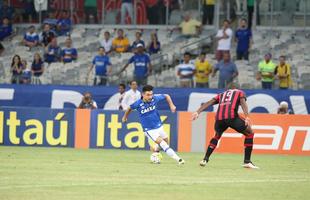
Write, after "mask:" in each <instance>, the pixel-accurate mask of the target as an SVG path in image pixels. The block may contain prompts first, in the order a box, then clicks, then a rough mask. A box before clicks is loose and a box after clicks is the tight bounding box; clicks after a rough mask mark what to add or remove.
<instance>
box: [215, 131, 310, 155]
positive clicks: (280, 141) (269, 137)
mask: <svg viewBox="0 0 310 200" xmlns="http://www.w3.org/2000/svg"><path fill="white" fill-rule="evenodd" d="M252 129H253V130H254V132H255V135H254V146H253V149H257V150H288V151H289V150H292V149H294V148H300V145H298V146H297V147H296V146H293V143H294V141H295V140H296V138H297V137H298V136H299V134H302V135H303V136H304V135H305V136H304V140H303V141H302V142H301V150H302V151H310V126H288V128H287V132H286V130H284V128H283V127H281V126H275V125H253V126H252ZM242 137H243V135H242V134H239V133H237V134H235V132H234V133H224V134H223V135H222V139H224V140H225V138H227V139H228V138H240V139H241V138H242ZM299 138H300V137H299ZM256 140H257V141H259V144H255V143H256ZM262 141H263V143H262ZM270 141H271V142H270ZM299 143H300V142H299ZM219 147H220V144H218V148H219Z"/></svg>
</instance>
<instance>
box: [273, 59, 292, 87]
mask: <svg viewBox="0 0 310 200" xmlns="http://www.w3.org/2000/svg"><path fill="white" fill-rule="evenodd" d="M276 71H277V75H278V76H283V75H285V74H288V77H286V78H281V79H280V78H279V81H280V85H279V86H280V87H281V88H288V87H290V86H291V85H292V79H291V66H290V65H289V64H284V65H282V66H281V65H280V64H279V65H278V66H277V68H276Z"/></svg>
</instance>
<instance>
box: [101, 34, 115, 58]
mask: <svg viewBox="0 0 310 200" xmlns="http://www.w3.org/2000/svg"><path fill="white" fill-rule="evenodd" d="M100 46H101V47H103V48H104V51H105V52H106V54H109V53H110V52H111V51H112V39H111V35H110V32H109V31H106V32H104V39H103V40H102V41H100Z"/></svg>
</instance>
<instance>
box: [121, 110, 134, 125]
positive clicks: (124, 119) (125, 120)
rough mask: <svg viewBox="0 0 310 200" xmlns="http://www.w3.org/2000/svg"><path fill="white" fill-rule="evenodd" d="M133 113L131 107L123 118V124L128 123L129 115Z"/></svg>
mask: <svg viewBox="0 0 310 200" xmlns="http://www.w3.org/2000/svg"><path fill="white" fill-rule="evenodd" d="M131 111H132V109H131V108H130V107H129V108H128V109H127V110H126V112H125V114H124V116H123V118H122V122H123V123H125V122H127V119H128V115H129V114H130V113H131Z"/></svg>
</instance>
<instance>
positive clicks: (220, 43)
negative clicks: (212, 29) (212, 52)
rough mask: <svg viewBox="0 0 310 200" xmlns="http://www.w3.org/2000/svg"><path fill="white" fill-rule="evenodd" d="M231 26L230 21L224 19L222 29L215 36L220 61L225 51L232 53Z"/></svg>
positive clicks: (217, 56) (217, 55)
mask: <svg viewBox="0 0 310 200" xmlns="http://www.w3.org/2000/svg"><path fill="white" fill-rule="evenodd" d="M229 26H230V22H229V21H228V20H224V22H223V27H222V29H220V30H218V31H217V34H216V36H215V38H216V40H217V49H216V59H217V61H218V62H220V61H221V60H222V59H223V54H224V53H228V54H230V48H231V39H232V36H233V31H232V30H231V28H230V27H229Z"/></svg>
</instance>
